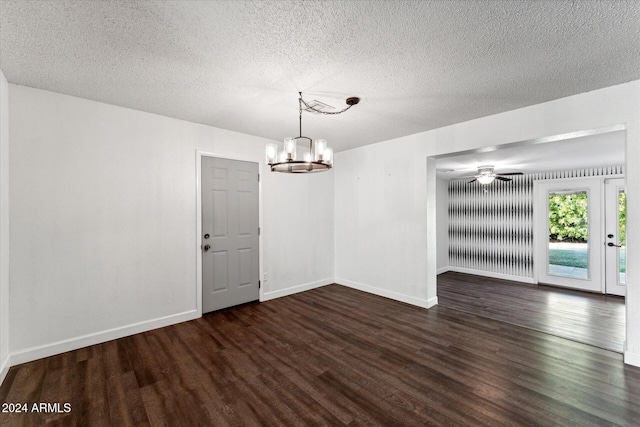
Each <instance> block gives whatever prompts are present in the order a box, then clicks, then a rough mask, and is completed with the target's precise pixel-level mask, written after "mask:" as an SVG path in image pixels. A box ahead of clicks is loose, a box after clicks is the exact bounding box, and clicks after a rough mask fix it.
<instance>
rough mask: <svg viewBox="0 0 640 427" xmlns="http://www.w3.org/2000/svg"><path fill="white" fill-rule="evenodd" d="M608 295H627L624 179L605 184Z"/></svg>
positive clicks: (605, 247) (607, 181)
mask: <svg viewBox="0 0 640 427" xmlns="http://www.w3.org/2000/svg"><path fill="white" fill-rule="evenodd" d="M604 188H605V235H606V238H605V246H604V250H605V254H606V255H605V260H606V263H605V265H606V275H605V283H606V293H608V294H612V295H620V296H625V295H626V258H627V257H626V255H627V253H626V249H627V248H626V222H627V221H626V212H627V208H626V207H627V195H626V192H625V187H624V179H623V178H617V179H608V180H606V182H605V186H604Z"/></svg>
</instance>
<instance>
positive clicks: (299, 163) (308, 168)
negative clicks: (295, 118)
mask: <svg viewBox="0 0 640 427" xmlns="http://www.w3.org/2000/svg"><path fill="white" fill-rule="evenodd" d="M298 94H299V98H298V105H299V107H300V108H299V110H300V115H299V120H300V134H299V135H298V136H296V137H289V138H285V139H284V146H283V149H282V150H281V151H278V145H277V144H267V146H266V158H267V159H266V160H267V164H268V165H269V166H270V167H271V171H272V172H284V173H311V172H323V171H326V170H329V169H331V168H332V167H333V148H330V147H329V146H328V145H327V141H326V140H325V139H316V140H315V141H314V140H312V139H311V138H309V137H307V136H302V110H303V108H302V107H303V106H304V107H305V108H304V110H305V111H309V112H315V113H319V114H326V115H329V114H341V113H344V112H345V111H347V110H348V109H349V108H351V107H353V106H354V105H356V104H357V103H358V102H360V98H356V97H350V98H347V101H346V102H347V107H346V108H345V109H343V110H341V111H323V110H321V109H320V108H318V107H317V106H316V105H314V104H309V103H307V102H306V101H305V100H304V99H302V92H298ZM318 104H320V103H318ZM298 142H303V143H308V144H309V149H308V151H307V150H306V147H304V148H303V153H301V154H302V156H301V159H298V156H297V155H298V154H300V153H298V149H297V148H298Z"/></svg>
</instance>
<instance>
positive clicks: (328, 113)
mask: <svg viewBox="0 0 640 427" xmlns="http://www.w3.org/2000/svg"><path fill="white" fill-rule="evenodd" d="M298 93H299V94H300V99H299V101H300V114H302V105H304V106H305V107H306V108H305V109H306V110H311V111H315V112H316V113H319V114H324V115H327V116H329V115H335V114H342V113H344V112H345V111H347V110H348V109H349V108H351V107H353V105H354V104H350V105H347V107H346V108H344V109H342V110H340V111H322V110H318V109H316V108H315V107H313V106H312V105H309V104H307V102H306V101H305V100H304V99H302V92H298Z"/></svg>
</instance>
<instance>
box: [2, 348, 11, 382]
mask: <svg viewBox="0 0 640 427" xmlns="http://www.w3.org/2000/svg"><path fill="white" fill-rule="evenodd" d="M10 367H11V356H10V355H8V354H7V357H5V358H4V360H3V361H2V363H0V385H2V383H3V382H4V379H5V377H6V376H7V373H8V372H9V368H10Z"/></svg>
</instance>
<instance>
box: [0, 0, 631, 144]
mask: <svg viewBox="0 0 640 427" xmlns="http://www.w3.org/2000/svg"><path fill="white" fill-rule="evenodd" d="M0 68H1V69H2V70H3V72H4V73H5V76H6V77H7V79H8V80H9V81H10V82H11V83H16V84H21V85H26V86H31V87H36V88H41V89H46V90H51V91H54V92H60V93H65V94H70V95H75V96H79V97H82V98H88V99H93V100H97V101H102V102H106V103H110V104H115V105H120V106H125V107H130V108H134V109H138V110H142V111H148V112H152V113H157V114H162V115H165V116H170V117H176V118H180V119H185V120H189V121H192V122H197V123H204V124H209V125H212V126H216V127H220V128H224V129H230V130H235V131H238V132H243V133H247V134H252V135H258V136H262V137H266V138H271V139H277V140H281V139H282V138H284V137H286V136H295V135H296V134H297V131H298V117H297V108H298V103H297V92H298V91H303V92H304V94H305V98H308V99H309V100H313V99H317V100H319V101H322V102H325V103H328V104H330V105H332V106H334V107H336V108H342V107H343V105H344V100H345V98H346V97H348V96H352V95H354V96H359V97H360V98H361V99H362V101H361V103H360V104H359V105H357V106H356V107H354V108H352V109H351V110H350V111H348V112H347V113H345V114H343V115H339V116H318V115H311V114H305V116H304V119H303V120H304V121H303V133H304V134H306V135H307V136H310V137H312V138H325V139H328V140H329V143H330V145H332V146H334V147H335V149H336V150H344V149H348V148H352V147H356V146H360V145H365V144H370V143H374V142H378V141H382V140H387V139H392V138H396V137H400V136H404V135H409V134H414V133H417V132H421V131H425V130H429V129H434V128H438V127H441V126H445V125H449V124H453V123H457V122H462V121H465V120H469V119H473V118H477V117H482V116H486V115H490V114H494V113H498V112H502V111H507V110H512V109H515V108H519V107H523V106H527V105H532V104H537V103H540V102H544V101H548V100H552V99H557V98H561V97H565V96H568V95H572V94H577V93H582V92H586V91H589V90H594V89H598V88H602V87H606V86H611V85H614V84H619V83H624V82H627V81H631V80H636V79H639V78H640V2H639V1H637V0H633V1H610V2H608V1H512V0H507V1H454V0H452V1H122V2H120V1H56V0H49V1H23V0H20V1H5V0H2V1H0Z"/></svg>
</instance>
